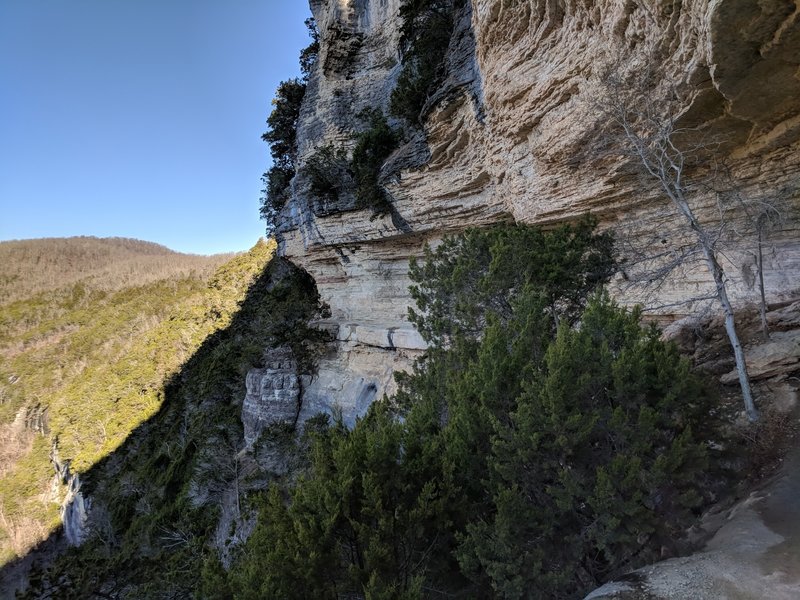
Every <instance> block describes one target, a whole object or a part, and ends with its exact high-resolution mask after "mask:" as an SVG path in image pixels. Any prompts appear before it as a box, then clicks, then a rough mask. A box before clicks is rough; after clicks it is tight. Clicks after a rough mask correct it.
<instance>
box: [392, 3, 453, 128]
mask: <svg viewBox="0 0 800 600" xmlns="http://www.w3.org/2000/svg"><path fill="white" fill-rule="evenodd" d="M460 4H461V2H460V0H405V1H404V2H403V4H402V5H401V6H400V17H401V18H402V20H403V24H402V26H401V40H400V44H401V49H402V51H403V68H402V71H401V72H400V75H399V77H398V80H397V85H396V87H395V89H394V91H393V92H392V96H391V101H390V109H389V110H390V113H391V114H392V115H394V116H396V117H400V118H403V119H405V120H406V121H408V122H409V123H411V124H413V125H416V126H421V125H422V120H421V119H422V114H421V113H422V109H423V106H424V105H425V102H426V101H427V100H428V98H429V97H430V95H431V94H432V93H433V92H434V91H435V89H436V86H437V85H438V84H439V83H440V82H441V77H442V75H443V68H442V67H443V64H444V58H445V53H446V52H447V47H448V45H449V43H450V38H451V36H452V34H453V26H454V21H453V17H454V12H455V9H456V7H457V6H459V5H460Z"/></svg>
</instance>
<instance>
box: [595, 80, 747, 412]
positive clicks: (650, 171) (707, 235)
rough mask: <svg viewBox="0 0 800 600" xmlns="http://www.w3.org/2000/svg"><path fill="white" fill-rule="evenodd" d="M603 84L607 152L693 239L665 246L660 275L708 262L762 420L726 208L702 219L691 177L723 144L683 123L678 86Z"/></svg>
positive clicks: (741, 372) (739, 367)
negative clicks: (628, 163) (732, 280)
mask: <svg viewBox="0 0 800 600" xmlns="http://www.w3.org/2000/svg"><path fill="white" fill-rule="evenodd" d="M602 89H603V90H604V94H603V95H602V97H601V98H600V99H599V100H598V101H597V107H598V109H599V110H600V111H601V112H602V114H603V117H604V127H605V135H604V136H601V137H603V139H604V144H605V150H604V151H605V152H608V153H617V154H621V155H627V156H630V157H632V158H633V159H634V160H633V163H634V164H636V165H638V167H639V169H640V170H641V171H642V172H643V174H644V175H645V176H646V177H647V178H649V179H650V180H651V181H653V182H654V183H656V184H657V185H658V187H659V188H660V191H661V192H662V193H663V195H664V196H666V198H667V199H669V201H670V203H671V205H672V207H673V208H674V209H675V211H676V212H677V214H678V215H679V216H680V217H681V219H682V220H683V222H684V223H685V224H686V226H687V233H688V234H689V236H690V237H691V238H693V241H694V244H691V245H689V246H687V247H682V248H675V247H668V248H663V249H662V250H661V253H662V256H661V259H662V260H661V263H660V264H661V272H659V273H658V276H659V277H660V276H662V275H664V274H665V273H666V272H668V271H670V270H672V269H674V268H675V267H677V266H678V265H681V264H685V262H686V261H687V260H688V259H690V258H691V257H693V256H698V257H699V258H700V259H701V260H702V262H703V263H704V264H705V267H706V268H707V270H708V272H709V274H710V275H711V277H712V279H713V282H714V292H713V297H714V299H715V300H716V301H717V302H719V305H720V306H721V308H722V311H723V313H724V322H725V331H726V333H727V335H728V339H729V341H730V344H731V347H732V349H733V354H734V359H735V362H736V371H737V374H738V377H739V385H740V387H741V390H742V396H743V398H744V405H745V410H746V413H747V416H748V418H749V419H750V421H757V420H758V411H757V409H756V406H755V403H754V401H753V394H752V389H751V386H750V378H749V376H748V373H747V364H746V361H745V356H744V351H743V349H742V344H741V342H740V340H739V335H738V333H737V331H736V321H735V315H734V311H733V306H732V305H731V302H730V299H729V296H728V286H727V281H728V280H727V277H726V274H725V271H724V269H723V267H722V265H721V264H720V258H719V257H720V248H719V242H720V240H721V239H722V238H723V236H724V233H725V230H726V228H727V225H728V224H727V221H726V219H725V218H724V213H723V211H720V216H719V219H716V220H715V221H714V222H712V223H711V225H708V224H706V223H704V222H703V221H701V220H700V218H699V217H698V213H697V210H696V209H697V206H698V205H699V202H698V198H697V196H699V195H700V194H701V193H702V191H701V190H699V189H698V187H697V186H696V185H692V182H691V181H690V172H691V171H692V169H693V168H695V167H697V166H698V165H700V164H705V165H706V166H708V165H710V164H713V163H714V162H715V160H714V159H715V157H716V153H717V151H718V149H719V146H720V144H719V143H718V142H710V141H709V139H708V136H707V135H704V133H705V132H703V131H701V130H699V129H697V128H692V127H684V126H682V125H681V123H680V117H681V116H682V110H683V109H684V108H685V107H686V106H687V104H688V103H687V102H685V101H683V100H685V99H684V98H681V97H680V94H679V93H678V91H677V90H676V89H674V88H672V89H669V90H668V91H667V96H668V97H666V98H664V97H663V96H660V97H658V98H657V99H656V97H655V96H656V94H655V86H654V85H653V79H652V77H650V76H649V73H646V74H644V75H643V74H642V73H637V74H634V75H632V76H629V77H621V76H620V75H619V74H618V73H615V72H613V71H612V72H611V73H609V74H607V75H606V77H605V81H604V84H603V86H602ZM665 243H666V242H665Z"/></svg>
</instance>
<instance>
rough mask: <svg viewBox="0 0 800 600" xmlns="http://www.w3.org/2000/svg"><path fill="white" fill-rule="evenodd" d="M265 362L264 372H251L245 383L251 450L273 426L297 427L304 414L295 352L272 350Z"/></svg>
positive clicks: (246, 431) (246, 424)
mask: <svg viewBox="0 0 800 600" xmlns="http://www.w3.org/2000/svg"><path fill="white" fill-rule="evenodd" d="M263 362H264V366H263V368H260V369H251V370H250V371H249V372H248V373H247V378H246V380H245V382H246V388H247V394H246V395H245V398H244V403H243V405H242V424H243V425H244V440H245V443H246V444H247V446H248V447H252V446H253V444H254V443H255V442H256V441H257V440H258V437H259V436H260V435H261V432H263V431H264V429H265V428H266V427H268V426H269V425H271V424H273V423H294V422H295V421H296V420H297V414H298V412H299V410H300V379H299V377H298V373H297V361H296V360H295V359H294V356H293V355H292V350H291V348H289V347H287V346H278V347H277V348H268V349H267V350H266V351H265V352H264V359H263Z"/></svg>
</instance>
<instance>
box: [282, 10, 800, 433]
mask: <svg viewBox="0 0 800 600" xmlns="http://www.w3.org/2000/svg"><path fill="white" fill-rule="evenodd" d="M399 6H400V0H312V1H311V8H312V11H313V13H314V16H315V17H316V20H317V23H318V25H319V27H320V33H321V49H320V56H319V59H318V62H317V65H316V67H315V69H314V72H313V73H312V76H311V78H310V81H309V85H308V90H307V94H306V98H305V100H304V103H303V108H302V111H301V118H300V123H299V128H298V144H299V148H298V151H299V156H300V159H299V160H300V169H299V175H298V176H297V177H296V178H295V180H294V181H293V197H292V200H291V201H290V202H289V203H288V205H287V206H286V208H285V209H284V211H283V213H282V214H281V216H280V218H279V227H278V237H279V244H280V245H279V252H280V253H281V254H282V255H284V256H285V257H287V258H289V259H290V260H292V261H293V262H295V263H297V264H299V265H300V266H302V267H304V268H305V269H306V270H308V271H309V272H310V273H311V274H312V276H313V277H314V278H315V280H316V282H317V285H318V287H319V290H320V293H321V294H322V296H323V299H324V300H325V301H326V302H328V303H329V305H330V307H331V310H332V319H331V320H330V322H328V323H326V326H328V327H330V328H331V329H332V330H333V331H334V332H335V334H336V337H337V339H338V343H337V345H336V348H335V349H334V351H333V353H332V354H331V355H330V356H328V357H326V358H325V360H323V362H322V365H321V369H320V374H319V377H318V378H316V379H315V380H314V381H312V382H311V383H310V385H309V386H308V387H307V388H306V389H305V390H304V394H303V398H302V404H303V409H302V413H303V415H306V414H310V411H311V410H317V409H330V407H331V406H332V405H333V404H339V405H340V406H342V407H343V409H344V411H345V415H346V417H348V418H354V417H355V416H356V415H357V414H359V413H360V412H361V411H362V400H360V399H363V401H364V402H366V399H367V398H370V399H371V398H374V397H379V396H381V395H382V394H383V393H384V392H386V391H391V389H392V379H391V373H392V371H393V370H396V369H404V368H408V366H409V365H410V362H411V361H412V360H413V358H414V357H415V356H417V355H418V354H419V353H420V351H421V348H423V347H424V344H422V343H421V340H420V339H419V338H418V336H416V335H415V334H414V333H413V329H412V328H411V327H410V325H409V324H408V322H407V317H406V314H407V308H408V306H409V304H410V302H411V300H410V297H409V294H408V291H407V288H408V284H409V280H408V275H407V272H408V261H409V258H410V257H413V256H418V255H419V254H420V253H421V250H422V248H423V246H424V244H425V243H436V241H437V240H439V239H441V237H442V236H443V235H445V234H448V233H452V232H457V231H459V230H462V229H464V228H466V227H471V226H481V225H485V224H489V223H494V222H498V221H506V220H509V221H518V222H525V223H539V224H543V225H548V224H552V223H556V222H562V221H566V220H570V219H575V218H577V217H579V216H580V215H582V214H584V213H586V212H592V213H593V214H594V215H595V216H597V217H598V219H599V220H600V225H601V227H603V228H610V229H613V230H614V231H615V232H617V233H618V234H619V236H620V238H621V239H622V240H623V241H624V240H625V239H639V240H646V239H649V238H653V239H658V240H660V243H664V244H666V245H669V246H670V247H672V248H679V247H681V245H682V244H684V243H685V242H684V240H685V238H686V235H687V232H686V231H687V230H686V229H685V228H684V227H683V225H682V223H681V222H680V221H679V219H678V218H677V217H676V216H675V214H674V213H673V212H672V209H671V207H670V205H669V204H668V203H667V201H666V200H665V199H664V198H662V197H661V194H660V192H659V189H658V187H657V185H655V184H654V183H653V182H650V181H647V180H644V179H642V178H640V177H637V176H636V175H635V174H634V171H633V169H632V168H631V164H630V162H629V161H627V160H626V159H620V158H615V159H613V160H609V159H598V157H597V156H596V155H591V154H587V152H586V151H585V149H586V148H587V147H590V146H591V145H592V142H593V140H594V139H595V138H596V136H597V132H598V130H599V129H600V128H601V127H602V125H603V119H604V117H603V115H602V114H601V112H600V111H598V110H597V105H596V98H597V97H598V95H600V94H601V93H602V89H603V85H604V83H603V82H604V78H605V77H606V74H607V73H608V72H609V70H610V69H611V70H613V69H614V68H618V69H619V68H622V69H624V70H625V71H626V72H628V73H630V72H636V71H637V70H643V69H646V68H649V69H651V70H653V81H654V82H655V83H654V84H653V88H652V100H653V103H654V105H656V106H658V105H659V102H660V101H661V100H662V99H663V98H666V97H667V96H668V95H669V94H671V93H673V91H674V90H680V97H681V98H683V99H684V102H683V104H682V106H681V112H680V118H681V121H680V122H681V123H682V124H686V125H690V126H692V127H700V128H702V130H703V131H704V132H705V134H704V135H707V139H711V140H719V143H718V144H717V145H716V146H715V152H716V154H715V161H716V162H724V164H725V167H726V174H727V175H726V181H730V182H734V183H733V184H732V185H733V188H734V189H735V190H736V192H737V194H734V195H735V196H736V197H737V198H746V199H748V200H749V201H753V202H762V201H764V202H766V201H769V202H771V203H773V204H775V205H776V206H779V207H780V208H781V213H782V220H781V222H780V224H777V225H776V226H774V227H772V228H771V229H769V230H768V231H766V232H765V237H764V246H763V249H764V278H765V284H766V289H767V293H768V297H769V299H770V300H783V299H787V298H791V297H792V296H793V295H795V293H796V292H797V290H798V287H800V286H798V283H797V282H798V281H800V278H799V277H798V276H799V275H800V244H798V240H799V239H800V231H799V230H798V220H797V218H796V214H795V211H796V208H797V206H798V203H800V200H798V199H799V198H800V144H799V142H798V141H799V140H800V7H798V5H797V3H796V2H794V1H791V0H742V1H737V0H697V1H693V2H679V1H673V0H563V1H559V2H554V1H551V0H521V1H518V2H508V1H505V0H473V1H472V2H469V1H467V2H465V3H464V6H463V8H460V9H459V12H458V15H457V19H456V22H457V25H456V28H455V33H454V35H453V37H452V39H451V43H450V48H449V51H448V55H447V59H446V67H447V73H446V77H445V80H444V83H443V85H442V86H441V89H440V90H438V91H437V93H436V94H434V96H433V97H432V98H431V99H430V100H429V102H428V103H427V106H426V108H425V110H424V117H425V120H424V122H425V126H424V131H419V132H415V133H412V134H411V135H410V136H409V139H408V141H407V143H406V144H405V145H404V146H403V147H402V148H400V149H398V150H397V151H396V152H395V153H394V154H393V155H392V156H391V157H390V158H389V159H388V160H387V161H386V164H385V165H384V168H383V171H382V173H383V183H384V185H385V188H386V189H387V191H388V192H389V193H390V195H391V199H392V204H393V206H394V209H395V213H396V214H395V215H394V218H393V217H392V216H382V217H378V218H374V216H373V215H372V214H371V212H370V211H369V210H360V211H359V210H352V207H353V204H352V203H348V202H343V203H340V204H338V205H325V203H324V202H320V199H318V198H314V197H313V194H311V192H310V186H309V182H308V181H306V180H305V176H304V175H303V170H302V164H303V161H304V160H305V159H306V158H308V156H309V155H310V154H311V153H312V152H313V151H314V149H315V148H317V147H318V146H320V145H322V144H325V143H334V144H336V145H339V144H342V145H344V146H345V147H352V135H353V132H354V131H356V130H358V127H359V126H360V124H359V122H358V120H357V119H356V117H355V116H354V115H355V114H356V113H358V112H359V110H361V109H362V108H366V107H381V108H384V109H386V108H387V106H388V102H389V96H390V93H391V90H392V89H393V87H394V84H395V81H396V80H397V76H398V74H399V72H400V69H401V63H400V61H401V55H400V49H399V45H398V42H399V27H400V17H399ZM715 143H716V142H715ZM691 175H692V176H693V178H694V179H695V180H696V181H697V182H698V186H697V188H696V189H695V195H694V197H693V202H694V203H695V204H696V210H697V211H698V212H699V213H700V214H701V216H702V217H703V218H704V219H706V220H707V221H708V223H711V224H713V223H714V221H713V219H714V215H715V214H716V212H715V211H716V207H717V202H718V200H720V199H721V197H722V195H723V194H721V187H722V183H721V181H720V180H719V179H718V171H717V170H715V169H709V168H703V167H701V168H699V169H697V170H696V171H695V172H693V173H691ZM740 216H741V215H740ZM621 250H622V252H623V254H624V252H625V248H624V244H621ZM755 250H756V244H755V241H754V240H753V239H750V238H747V239H745V238H741V239H739V238H737V239H734V243H733V244H732V245H730V246H729V247H728V248H726V252H725V259H724V265H723V266H724V268H725V270H726V274H727V276H728V279H729V281H730V285H731V293H732V296H733V298H734V300H735V302H736V303H738V304H739V305H742V304H745V303H748V302H754V301H756V299H757V295H758V290H757V285H755V280H756V278H755V277H754V276H753V273H754V269H755V257H756V252H755ZM617 284H618V290H617V293H618V296H619V297H620V299H621V300H622V301H623V302H635V301H637V300H641V297H640V296H639V292H638V291H637V290H636V289H633V288H628V287H627V286H626V285H625V282H624V281H623V280H622V279H621V280H620V281H618V282H617ZM709 289H710V280H709V276H708V275H707V273H706V271H705V269H704V268H703V267H702V265H694V264H687V265H684V267H683V268H682V269H681V271H680V272H676V273H674V274H673V276H672V277H671V278H669V279H668V280H667V281H666V282H665V284H664V285H663V286H662V287H661V288H660V291H659V298H658V304H660V305H662V306H664V307H666V308H663V309H662V312H664V313H666V316H667V317H670V318H672V317H677V316H682V315H685V314H688V313H690V312H692V311H693V310H696V309H697V306H696V305H693V304H685V301H686V300H687V299H690V298H696V297H698V296H700V297H702V296H704V295H706V293H707V291H708V290H709Z"/></svg>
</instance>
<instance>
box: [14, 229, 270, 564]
mask: <svg viewBox="0 0 800 600" xmlns="http://www.w3.org/2000/svg"><path fill="white" fill-rule="evenodd" d="M272 253H273V244H272V243H265V242H263V241H262V242H259V243H258V244H257V245H256V246H255V247H254V248H253V249H252V250H251V251H250V252H249V253H247V254H243V255H239V256H236V257H233V256H232V255H223V256H210V257H209V256H193V255H185V254H179V253H176V252H172V251H171V250H169V249H167V248H165V247H163V246H159V245H157V244H152V243H148V242H141V241H138V240H129V239H123V238H111V239H97V238H87V237H82V238H69V239H45V240H27V241H15V242H5V243H2V244H0V282H2V283H0V298H2V302H0V561H2V562H3V563H5V562H6V561H8V560H10V559H12V558H14V557H15V556H21V555H23V554H25V553H26V552H27V551H28V550H29V549H30V548H31V547H32V546H33V545H34V544H36V543H37V542H38V541H40V540H42V539H44V538H45V537H46V536H47V535H48V534H49V533H50V532H51V531H52V530H53V529H54V528H55V527H57V526H58V524H59V522H60V516H59V511H60V507H61V504H62V502H63V500H64V498H65V494H66V489H65V484H66V483H68V481H69V477H70V476H71V475H74V474H75V473H81V472H84V471H85V470H86V469H88V468H89V467H91V465H93V464H94V463H96V462H97V461H98V460H100V459H101V458H103V457H104V456H107V455H108V454H109V453H111V452H113V451H114V449H115V448H117V447H118V446H119V445H120V443H122V441H123V440H124V439H125V438H126V437H127V436H128V435H129V434H130V433H131V431H133V430H134V429H135V428H136V427H137V426H138V425H139V424H141V423H142V422H143V421H144V420H146V419H147V418H149V417H150V416H152V415H153V414H154V413H155V412H156V411H157V410H158V409H159V407H160V405H161V403H162V401H163V398H164V385H165V383H166V381H167V380H168V379H169V377H170V376H171V375H172V374H174V373H175V372H176V370H177V369H178V368H179V367H180V365H181V364H182V363H183V362H184V361H185V360H186V359H187V358H188V357H190V356H191V355H192V354H193V353H194V352H195V351H196V349H197V348H198V347H199V346H200V344H201V343H202V342H203V340H204V339H206V337H207V336H208V335H209V334H211V333H213V332H214V331H216V330H217V329H219V328H220V327H224V326H226V325H227V324H228V322H229V320H230V317H231V315H232V313H233V312H234V311H235V309H236V307H237V306H238V302H239V301H241V299H242V297H243V295H244V293H245V291H246V290H247V288H248V286H249V284H250V283H251V282H252V280H253V278H254V277H255V276H256V275H257V274H258V273H260V272H261V270H263V268H264V266H265V264H266V263H267V261H268V260H269V259H270V257H271V256H272ZM54 464H55V465H58V466H59V468H61V469H62V472H61V473H60V475H59V476H58V477H57V476H56V470H55V466H54Z"/></svg>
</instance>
